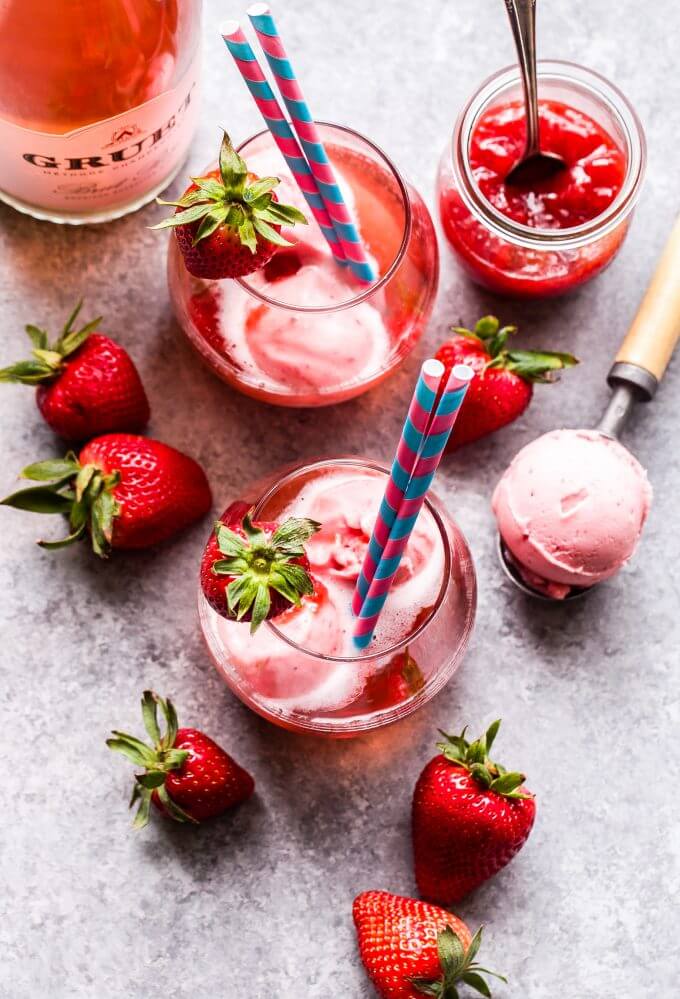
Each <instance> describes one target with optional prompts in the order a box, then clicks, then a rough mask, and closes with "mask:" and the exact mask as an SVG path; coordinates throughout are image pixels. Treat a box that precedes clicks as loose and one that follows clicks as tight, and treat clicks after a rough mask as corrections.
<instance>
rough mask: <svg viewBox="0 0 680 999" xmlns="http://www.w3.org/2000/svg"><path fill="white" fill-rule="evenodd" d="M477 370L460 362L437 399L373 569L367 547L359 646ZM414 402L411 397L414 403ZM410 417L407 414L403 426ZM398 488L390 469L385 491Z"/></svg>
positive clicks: (369, 633)
mask: <svg viewBox="0 0 680 999" xmlns="http://www.w3.org/2000/svg"><path fill="white" fill-rule="evenodd" d="M473 376H474V372H473V371H472V369H471V368H470V367H468V366H467V365H465V364H457V365H456V366H455V367H454V368H453V369H452V371H451V372H450V374H449V376H448V379H447V383H446V386H445V388H444V391H443V392H442V394H441V396H440V398H439V401H438V403H437V405H436V411H435V413H434V416H433V417H432V419H431V422H430V424H429V426H428V428H427V430H426V432H425V435H424V438H423V440H422V442H421V446H420V450H419V453H418V455H417V456H416V461H415V464H414V466H413V469H412V472H411V475H410V478H409V480H408V483H407V485H406V487H405V489H404V490H403V494H402V498H401V501H400V503H399V507H398V509H397V512H396V515H395V516H394V519H393V521H392V524H391V526H390V528H389V532H388V537H387V540H386V542H385V544H384V545H383V546H382V551H381V553H380V557H379V559H378V563H377V565H375V567H374V568H373V569H371V566H372V565H373V564H374V563H375V555H376V551H377V548H376V547H374V549H373V551H372V552H371V551H370V544H369V551H368V552H367V553H366V559H365V561H364V566H363V568H362V572H361V576H360V577H359V578H360V580H361V579H362V578H363V579H364V580H366V579H367V578H368V577H369V575H371V572H372V578H371V581H370V585H369V586H368V588H367V589H365V593H364V596H363V597H361V596H360V587H359V582H357V589H356V590H355V593H354V600H353V603H352V607H353V610H354V612H355V615H356V617H357V621H356V625H355V629H354V636H353V638H354V644H355V645H356V646H357V648H366V646H367V645H369V643H370V641H371V639H372V638H373V633H374V631H375V628H376V625H377V623H378V618H379V617H380V612H381V611H382V609H383V607H384V605H385V601H386V600H387V597H388V594H389V591H390V587H391V586H392V583H393V581H394V577H395V575H396V573H397V569H398V568H399V564H400V562H401V559H402V556H403V554H404V551H405V550H406V547H407V545H408V542H409V539H410V537H411V532H412V531H413V528H414V527H415V524H416V521H417V519H418V516H419V514H420V511H421V510H422V508H423V504H424V503H425V498H426V496H427V492H428V490H429V488H430V486H431V484H432V480H433V479H434V476H435V473H436V471H437V468H438V467H439V463H440V461H441V458H442V455H443V453H444V449H445V447H446V444H447V442H448V440H449V437H450V436H451V431H452V430H453V426H454V423H455V422H456V417H457V415H458V413H459V411H460V407H461V405H462V404H463V400H464V398H465V394H466V392H467V389H468V386H469V384H470V381H471V380H472V378H473ZM419 384H420V383H419ZM417 390H418V386H417V388H416V395H417ZM414 398H415V397H414ZM412 408H413V402H412V403H411V409H412ZM411 409H410V410H409V413H410V412H411ZM408 423H409V421H408V419H407V421H406V424H405V429H406V427H407V425H408ZM404 441H405V435H402V439H401V440H400V442H399V448H398V449H397V454H398V453H399V449H400V448H402V447H403V446H404ZM395 464H399V467H400V468H401V465H400V463H397V461H396V459H395ZM393 468H394V466H393ZM395 490H396V491H398V492H401V487H400V485H399V484H398V483H397V482H396V481H395V479H394V477H393V475H392V473H390V480H389V482H388V485H387V490H386V494H385V495H386V496H387V495H388V493H392V494H395ZM383 503H384V501H383ZM388 505H389V509H390V511H393V510H394V507H393V506H392V504H388ZM383 510H384V506H383V505H381V508H380V512H379V513H378V523H380V524H382V521H383ZM378 523H377V524H376V528H378ZM384 533H385V527H384V526H381V527H380V528H379V534H380V536H383V537H384ZM374 539H376V541H377V536H376V530H374V532H373V536H372V538H371V541H373V540H374ZM378 545H379V542H378ZM367 563H368V565H367ZM367 570H368V571H367ZM364 587H365V582H364V583H363V584H362V587H361V588H362V589H363V588H364ZM357 607H359V610H357V609H356V608H357Z"/></svg>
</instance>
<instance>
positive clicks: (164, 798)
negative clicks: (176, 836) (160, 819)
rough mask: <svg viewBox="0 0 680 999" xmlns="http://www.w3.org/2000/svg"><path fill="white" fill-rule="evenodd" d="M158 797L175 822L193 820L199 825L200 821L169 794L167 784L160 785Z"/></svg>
mask: <svg viewBox="0 0 680 999" xmlns="http://www.w3.org/2000/svg"><path fill="white" fill-rule="evenodd" d="M156 793H157V794H158V797H159V799H160V801H161V803H162V805H163V808H164V809H165V811H166V812H167V813H168V815H169V816H170V818H172V819H174V820H175V822H191V823H192V824H193V825H198V821H197V820H196V819H195V818H193V817H192V816H191V815H189V813H188V812H185V811H184V809H182V808H180V807H179V805H178V804H177V803H176V802H174V801H173V800H172V798H171V797H170V795H169V794H168V791H167V788H166V787H165V785H163V786H162V787H159V788H158V790H157V792H156Z"/></svg>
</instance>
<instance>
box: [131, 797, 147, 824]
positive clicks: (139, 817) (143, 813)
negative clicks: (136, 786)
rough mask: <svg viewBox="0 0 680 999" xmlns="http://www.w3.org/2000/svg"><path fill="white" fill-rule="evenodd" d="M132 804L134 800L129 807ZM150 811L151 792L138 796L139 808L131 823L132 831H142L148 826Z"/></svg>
mask: <svg viewBox="0 0 680 999" xmlns="http://www.w3.org/2000/svg"><path fill="white" fill-rule="evenodd" d="M133 804H134V800H133V801H131V802H130V805H133ZM150 811H151V792H144V793H142V794H140V795H139V808H138V809H137V814H136V815H135V818H134V822H133V823H132V828H133V829H143V828H144V826H146V825H147V824H148V821H149V813H150Z"/></svg>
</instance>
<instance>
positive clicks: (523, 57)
mask: <svg viewBox="0 0 680 999" xmlns="http://www.w3.org/2000/svg"><path fill="white" fill-rule="evenodd" d="M505 7H506V10H507V12H508V17H509V18H510V27H511V28H512V35H513V38H514V39H515V47H516V49H517V60H518V62H519V68H520V71H521V73H522V89H523V90H524V111H525V117H526V124H527V140H526V146H525V147H524V153H523V154H522V158H521V159H520V160H519V162H517V163H515V165H514V167H513V168H512V170H511V171H510V173H509V174H508V175H507V177H506V178H505V182H506V184H516V185H517V186H528V185H531V184H537V183H540V182H541V181H543V180H547V179H548V177H552V176H553V174H555V173H558V172H559V171H560V170H563V169H564V168H565V166H566V163H565V161H564V160H563V159H562V157H561V156H558V155H557V153H542V152H541V149H540V140H541V136H540V129H539V122H538V82H537V77H536V0H505Z"/></svg>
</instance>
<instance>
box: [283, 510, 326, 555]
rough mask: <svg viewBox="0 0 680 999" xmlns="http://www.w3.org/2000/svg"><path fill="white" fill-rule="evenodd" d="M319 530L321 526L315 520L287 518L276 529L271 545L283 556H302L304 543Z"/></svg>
mask: <svg viewBox="0 0 680 999" xmlns="http://www.w3.org/2000/svg"><path fill="white" fill-rule="evenodd" d="M320 530H321V524H320V523H319V522H318V521H317V520H310V519H309V518H307V517H289V518H288V520H286V521H284V523H283V524H281V525H280V526H279V527H277V528H276V530H275V531H274V533H273V534H272V537H271V543H272V545H273V546H274V548H276V549H278V551H279V552H280V553H281V554H283V555H304V552H305V542H306V541H309V539H310V538H311V537H312V536H313V535H314V534H316V533H317V531H320Z"/></svg>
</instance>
